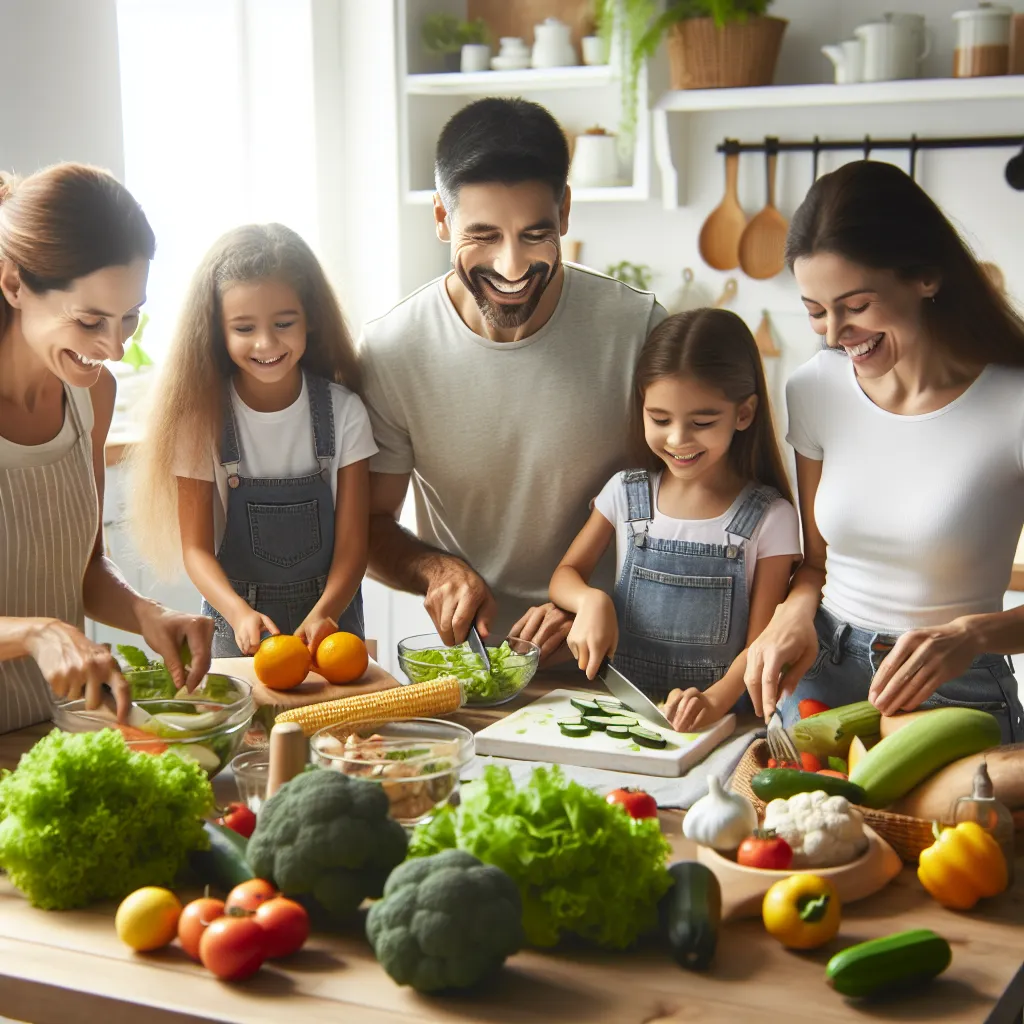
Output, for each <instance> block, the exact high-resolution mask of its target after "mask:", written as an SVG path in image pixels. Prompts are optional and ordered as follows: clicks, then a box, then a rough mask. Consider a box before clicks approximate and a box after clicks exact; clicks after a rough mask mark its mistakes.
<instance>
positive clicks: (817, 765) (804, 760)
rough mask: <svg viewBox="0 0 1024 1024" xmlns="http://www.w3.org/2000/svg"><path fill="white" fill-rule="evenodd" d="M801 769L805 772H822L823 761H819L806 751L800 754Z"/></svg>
mask: <svg viewBox="0 0 1024 1024" xmlns="http://www.w3.org/2000/svg"><path fill="white" fill-rule="evenodd" d="M800 767H801V768H802V769H803V770H804V771H805V772H820V771H821V768H822V765H821V761H819V760H818V758H817V757H815V756H814V754H811V753H809V752H808V751H806V750H803V751H801V752H800Z"/></svg>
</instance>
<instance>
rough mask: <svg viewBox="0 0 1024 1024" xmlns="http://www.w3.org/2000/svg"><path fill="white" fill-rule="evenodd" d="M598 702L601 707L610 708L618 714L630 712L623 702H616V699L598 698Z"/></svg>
mask: <svg viewBox="0 0 1024 1024" xmlns="http://www.w3.org/2000/svg"><path fill="white" fill-rule="evenodd" d="M596 701H597V704H598V706H599V707H602V708H609V709H610V710H612V711H614V712H615V713H616V714H619V713H621V712H623V711H628V710H629V708H627V707H626V705H625V704H623V703H622V701H621V700H616V699H615V698H614V697H598V698H596Z"/></svg>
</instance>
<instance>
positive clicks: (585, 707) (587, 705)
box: [569, 697, 601, 715]
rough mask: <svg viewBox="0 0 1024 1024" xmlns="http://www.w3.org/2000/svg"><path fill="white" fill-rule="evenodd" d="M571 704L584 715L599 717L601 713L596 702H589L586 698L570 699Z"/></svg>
mask: <svg viewBox="0 0 1024 1024" xmlns="http://www.w3.org/2000/svg"><path fill="white" fill-rule="evenodd" d="M569 703H570V704H571V705H572V706H573V707H574V708H575V709H576V710H577V711H579V712H580V713H581V714H584V715H599V714H600V713H601V709H600V708H599V707H598V706H597V701H596V700H588V699H587V698H586V697H570V698H569Z"/></svg>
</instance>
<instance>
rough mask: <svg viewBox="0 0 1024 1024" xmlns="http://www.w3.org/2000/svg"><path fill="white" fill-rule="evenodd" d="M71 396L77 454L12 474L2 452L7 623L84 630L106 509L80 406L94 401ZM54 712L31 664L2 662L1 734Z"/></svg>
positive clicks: (79, 391) (1, 589)
mask: <svg viewBox="0 0 1024 1024" xmlns="http://www.w3.org/2000/svg"><path fill="white" fill-rule="evenodd" d="M64 393H65V416H67V415H69V414H70V416H71V418H72V423H73V424H74V428H75V435H76V440H75V443H74V445H73V446H72V447H71V449H70V450H69V451H67V452H65V453H64V454H63V455H58V456H53V455H52V453H47V454H45V455H42V456H40V459H39V463H38V464H34V465H30V466H25V467H13V468H11V467H7V466H4V465H3V449H2V448H0V615H6V616H12V617H15V618H21V617H26V618H32V617H37V616H38V617H44V618H50V619H62V620H63V621H64V622H68V623H70V624H71V625H72V626H76V627H77V628H78V629H84V628H85V606H84V604H83V600H82V582H83V579H84V577H85V570H86V568H87V566H88V564H89V559H90V558H91V556H92V549H93V544H94V542H95V540H96V531H97V529H98V527H99V509H98V507H97V497H96V478H95V476H94V475H93V464H92V437H91V435H90V432H89V430H88V428H87V427H86V426H85V423H84V420H83V411H82V408H81V407H80V405H79V403H91V401H92V399H91V395H90V393H89V392H88V391H87V390H85V389H83V388H75V389H71V388H70V387H68V386H67V385H65V388H64ZM87 408H89V409H90V410H91V405H89V406H87ZM90 419H91V417H90ZM52 706H53V695H52V692H51V690H50V687H49V686H48V685H47V683H46V680H45V679H44V678H43V675H42V673H41V672H40V671H39V668H38V666H37V665H36V663H35V662H34V661H33V660H32V659H31V658H17V659H14V660H13V661H0V732H9V731H11V730H13V729H21V728H23V727H24V726H26V725H32V724H34V723H36V722H42V721H45V720H47V719H48V718H49V717H50V714H51V709H52Z"/></svg>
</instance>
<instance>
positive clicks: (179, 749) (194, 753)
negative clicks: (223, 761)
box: [167, 743, 220, 772]
mask: <svg viewBox="0 0 1024 1024" xmlns="http://www.w3.org/2000/svg"><path fill="white" fill-rule="evenodd" d="M167 753H169V754H175V755H177V756H178V757H180V758H183V759H185V760H188V761H196V762H198V764H199V767H200V768H202V769H203V770H204V771H207V772H215V771H217V769H218V768H220V758H219V757H218V756H217V755H216V754H215V753H214V752H213V751H212V750H209V749H208V748H207V747H204V746H203V745H202V744H200V743H175V744H172V745H171V746H170V747H168V749H167Z"/></svg>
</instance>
